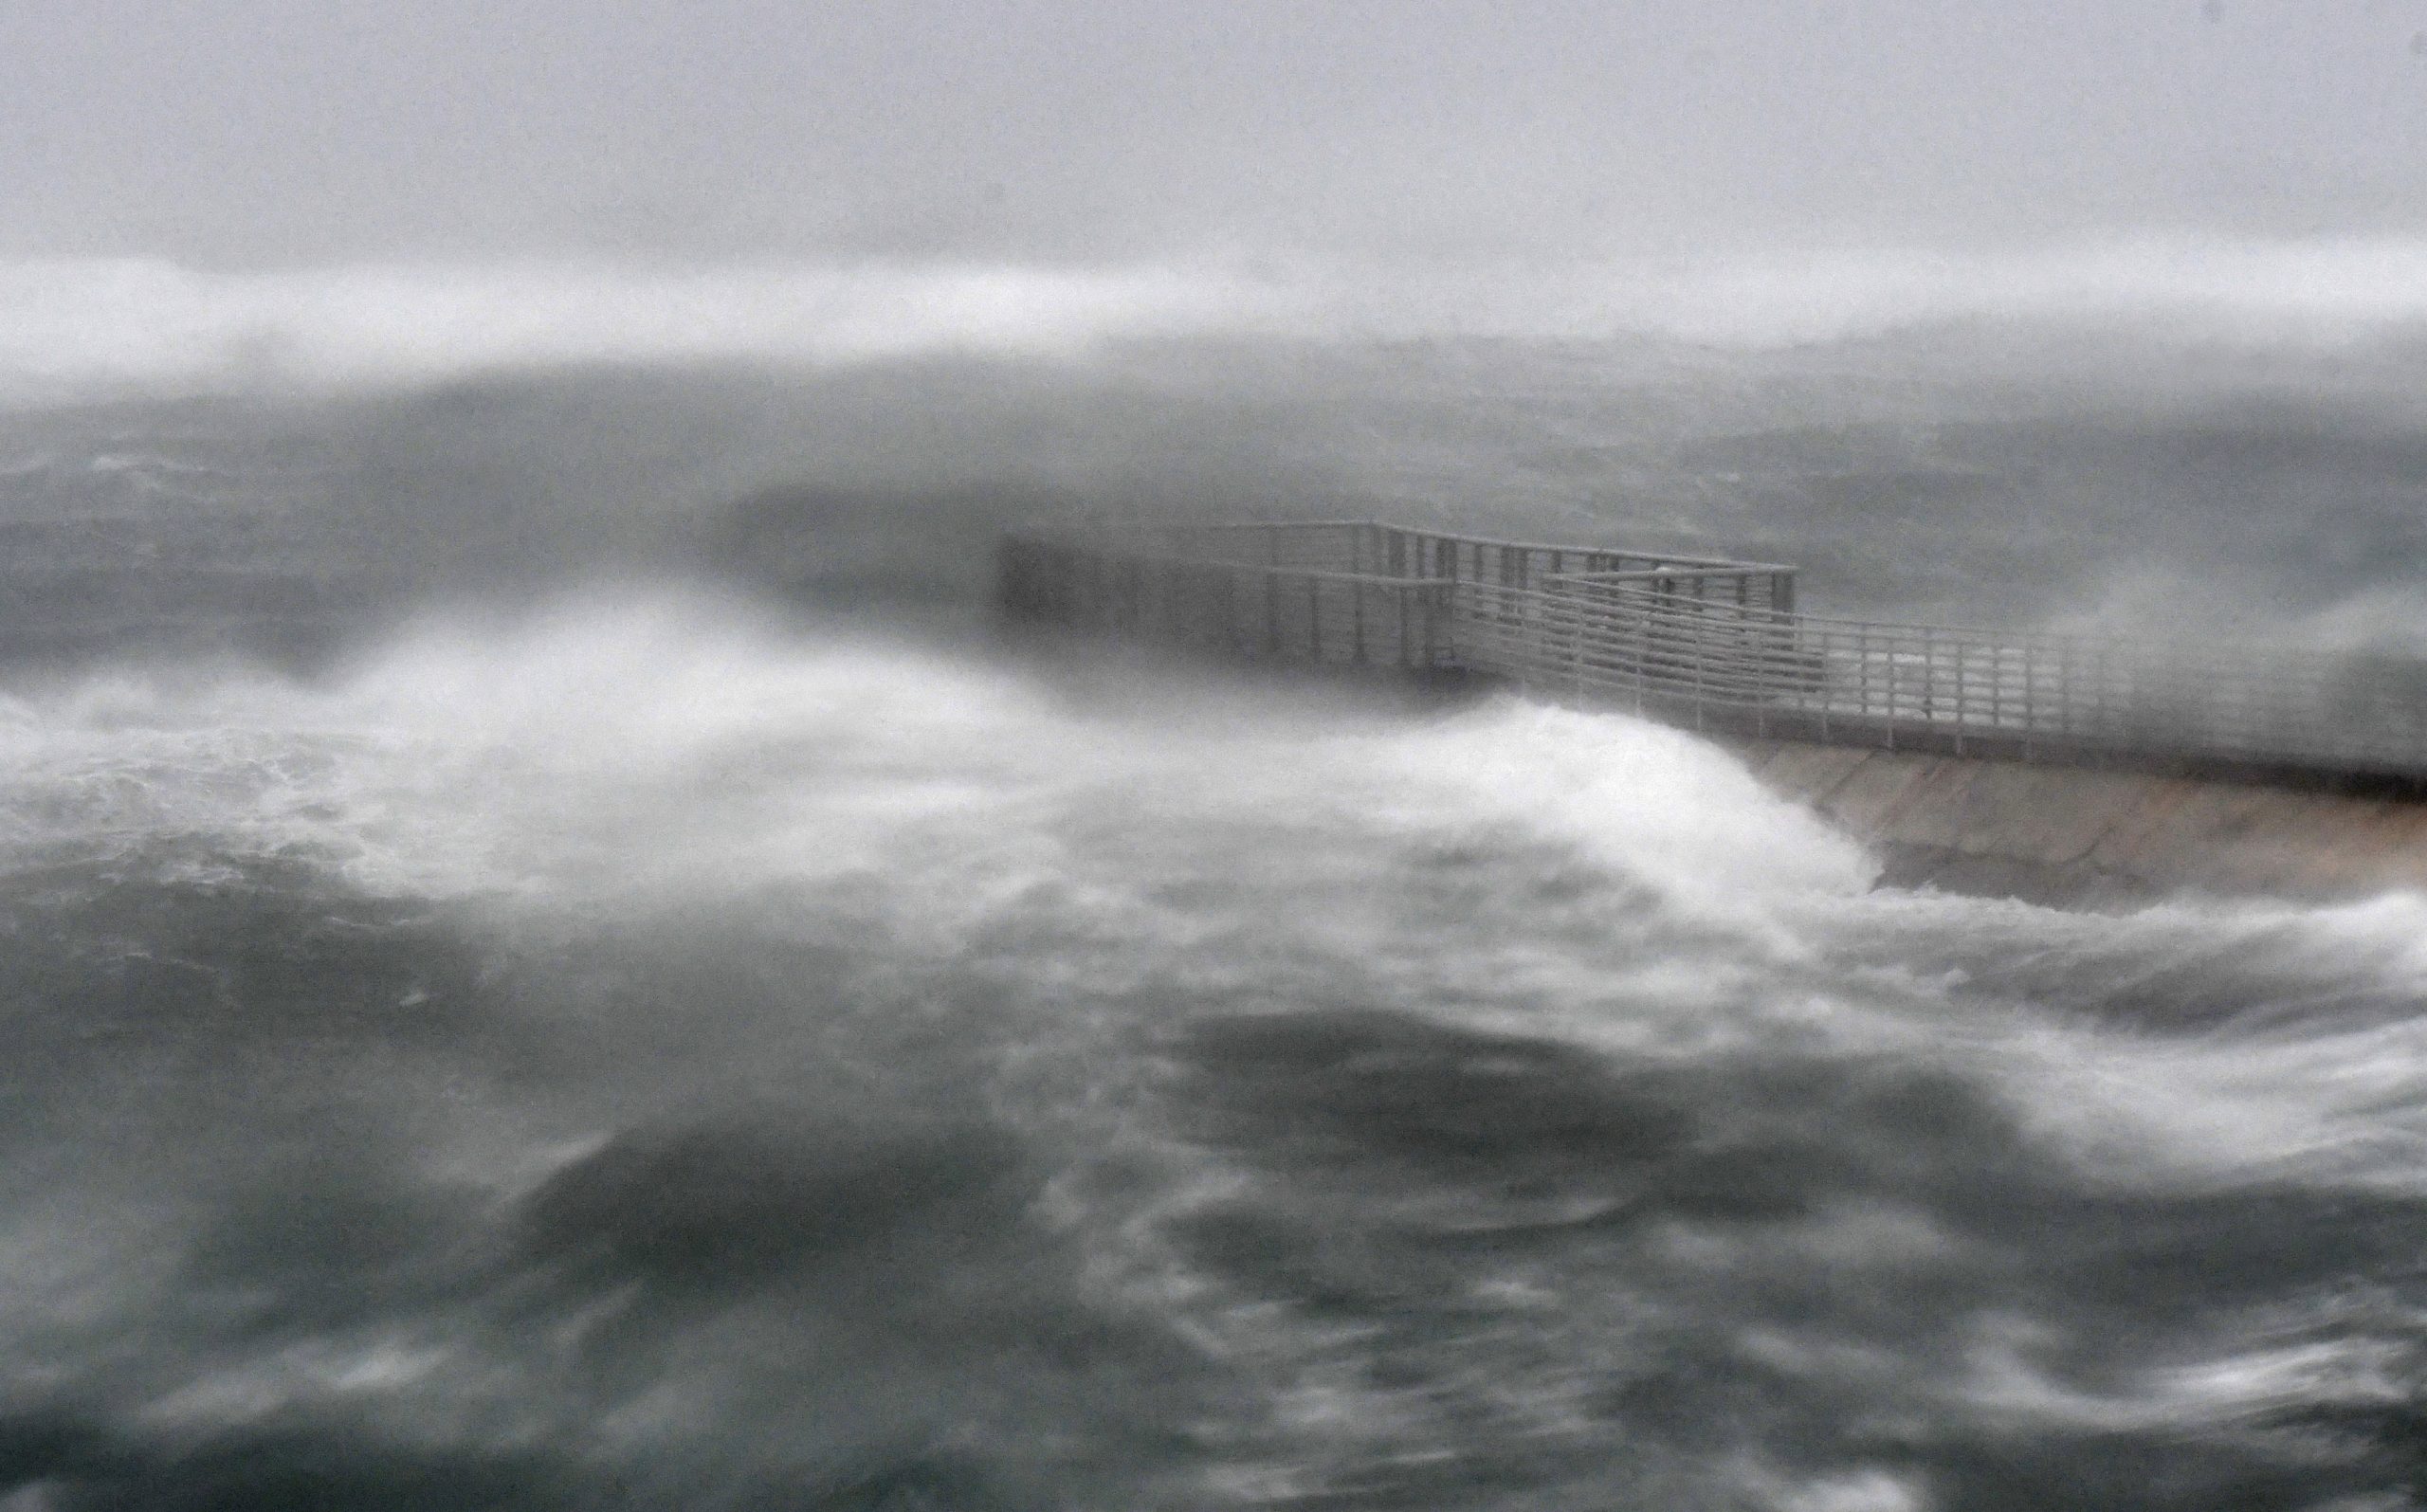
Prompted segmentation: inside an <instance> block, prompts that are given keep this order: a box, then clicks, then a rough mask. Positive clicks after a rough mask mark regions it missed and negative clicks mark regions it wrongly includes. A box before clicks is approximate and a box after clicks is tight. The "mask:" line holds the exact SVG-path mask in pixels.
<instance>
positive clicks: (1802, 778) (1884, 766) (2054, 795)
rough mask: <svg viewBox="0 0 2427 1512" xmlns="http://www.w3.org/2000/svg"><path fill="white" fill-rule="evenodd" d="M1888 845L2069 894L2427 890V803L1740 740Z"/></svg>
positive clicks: (1890, 878) (1784, 786) (1779, 784)
mask: <svg viewBox="0 0 2427 1512" xmlns="http://www.w3.org/2000/svg"><path fill="white" fill-rule="evenodd" d="M1726 744H1727V745H1728V746H1729V748H1730V749H1732V750H1734V751H1735V752H1736V753H1737V754H1738V755H1739V756H1742V757H1743V759H1744V760H1745V761H1746V762H1748V763H1749V764H1750V765H1751V766H1752V768H1753V771H1754V773H1755V774H1756V775H1758V776H1759V777H1760V778H1761V781H1762V782H1764V783H1765V784H1767V785H1768V786H1769V787H1770V788H1771V789H1772V790H1773V791H1775V792H1779V793H1781V794H1783V795H1785V796H1788V797H1791V798H1795V799H1797V800H1799V801H1801V802H1804V803H1806V804H1809V805H1810V806H1811V807H1812V808H1813V809H1815V810H1816V811H1818V812H1819V813H1820V814H1821V815H1822V816H1823V817H1824V818H1826V819H1828V820H1829V821H1831V822H1832V823H1834V824H1835V825H1836V826H1838V827H1839V828H1840V829H1845V830H1846V831H1847V832H1849V833H1850V834H1852V835H1853V836H1855V837H1856V838H1857V839H1860V840H1862V841H1864V842H1865V843H1867V844H1869V845H1870V846H1872V847H1874V848H1876V849H1877V850H1878V851H1879V852H1880V854H1881V855H1882V857H1883V858H1884V859H1885V862H1886V866H1887V869H1886V874H1885V876H1884V877H1883V879H1882V880H1883V881H1885V882H1889V883H1891V884H1934V885H1938V886H1942V887H1945V888H1947V889H1948V890H1951V891H1959V892H1969V893H1980V894H1987V895H1992V896H2014V897H2020V898H2026V899H2031V900H2033V901H2036V902H2056V903H2083V902H2089V903H2096V902H2131V901H2133V900H2136V899H2143V898H2148V897H2153V896H2156V895H2159V894H2162V893H2169V892H2177V891H2192V892H2202V893H2212V894H2224V895H2265V896H2270V897H2284V898H2299V899H2318V900H2329V899H2342V898H2358V897H2365V896H2370V895H2374V894H2378V893H2382V892H2386V891H2391V890H2394V889H2399V888H2427V803H2419V802H2417V801H2414V800H2408V799H2405V798H2402V797H2399V796H2371V795H2367V794H2363V793H2345V792H2323V791H2301V790H2298V789H2291V788H2283V787H2272V786H2265V785H2259V784H2252V783H2238V782H2227V781H2218V780H2215V779H2211V778H2203V777H2186V776H2175V775H2165V774H2155V773H2148V772H2133V771H2103V770H2097V769H2092V768H2085V767H2063V766H2043V765H2030V764H2025V763H2022V762H2016V761H2002V760H1993V759H1982V758H1980V757H1975V756H1947V755H1925V754H1916V753H1911V752H1895V751H1871V750H1862V749H1858V748H1850V747H1844V746H1826V745H1817V744H1811V743H1807V742H1802V741H1791V740H1731V741H1728V742H1726Z"/></svg>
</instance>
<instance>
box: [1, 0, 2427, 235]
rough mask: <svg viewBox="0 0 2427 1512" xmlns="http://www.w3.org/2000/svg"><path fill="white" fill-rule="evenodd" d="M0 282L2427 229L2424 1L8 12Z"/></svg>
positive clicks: (211, 7)
mask: <svg viewBox="0 0 2427 1512" xmlns="http://www.w3.org/2000/svg"><path fill="white" fill-rule="evenodd" d="M0 141H5V142H7V143H8V144H9V146H8V150H7V152H6V153H5V154H0V252H7V253H10V254H16V255H25V254H69V255H74V254H89V253H155V254H166V255H170V256H173V257H179V258H184V259H188V260H192V261H196V262H200V263H204V264H212V265H224V266H258V265H278V264H299V263H313V262H323V261H331V260H344V259H358V258H391V257H462V256H486V255H492V254H499V253H559V252H593V251H602V250H603V251H613V252H630V253H643V254H650V255H663V256H669V257H676V258H688V257H694V256H717V257H734V256H760V255H777V256H791V255H813V256H814V255H830V254H833V253H838V252H839V253H847V254H879V255H885V256H912V257H930V256H968V257H975V258H995V257H1007V256H1008V257H1018V258H1044V259H1099V258H1122V259H1125V258H1131V257H1140V256H1158V255H1165V254H1182V255H1186V254H1194V253H1199V252H1206V251H1220V252H1250V253H1252V252H1256V251H1262V250H1273V251H1279V252H1287V253H1311V254H1316V255H1323V254H1330V253H1339V254H1353V255H1369V254H1373V253H1377V252H1379V253H1400V252H1404V253H1410V254H1417V255H1425V256H1442V255H1451V256H1456V255H1467V254H1490V255H1495V256H1497V255H1506V254H1512V253H1513V254H1518V255H1527V256H1530V255H1543V256H1560V255H1565V254H1569V253H1582V254H1587V255H1591V254H1600V253H1629V252H1638V251H1644V250H1658V251H1669V250H1690V249H1696V248H1702V247H1728V248H1743V247H1746V246H1796V245H1802V244H1806V243H1813V242H1845V241H1853V242H1872V241H1887V242H1904V243H1910V242H1927V243H1946V242H1960V243H1971V244H1976V245H1977V244H1981V243H1988V244H2002V243H2009V242H2016V241H2025V242H2027V241H2030V240H2033V239H2036V238H2046V237H2052V236H2070V235H2077V234H2080V233H2082V232H2084V231H2097V230H2106V229H2128V230H2163V229H2176V228H2199V229H2217V230H2223V231H2230V232H2236V233H2241V232H2250V233H2262V234H2269V235H2277V234H2294V235H2300V234H2310V233H2320V232H2324V233H2349V232H2361V231H2365V232H2382V231H2397V232H2398V231H2407V230H2413V229H2427V0H2025V3H2022V4H2013V3H2006V4H1998V3H1992V0H1814V3H1808V4H1807V3H1798V0H1602V3H1599V4H1572V3H1567V0H1530V3H1527V0H1501V3H1499V4H1467V3H1457V4H1448V3H1441V4H1435V3H1427V0H1392V3H1353V0H1341V3H1332V4H1322V3H1315V0H1305V3H1298V4H1265V3H1250V0H1241V3H1229V4H1196V5H1180V4H1171V3H1159V0H1158V3H1146V0H1134V3H1128V4H1109V3H1096V0H1088V3H1082V0H1063V3H1053V4H1047V3H1034V0H1028V3H1022V0H961V3H958V4H951V5H942V4H926V3H919V4H907V3H904V4H882V5H880V4H850V5H845V4H834V5H800V4H777V3H773V0H686V3H676V0H593V3H589V4H581V5H574V4H558V3H548V4H532V3H520V4H518V3H514V0H357V3H352V4H333V3H331V0H308V3H307V0H215V3H212V0H205V3H192V0H187V3H165V0H0Z"/></svg>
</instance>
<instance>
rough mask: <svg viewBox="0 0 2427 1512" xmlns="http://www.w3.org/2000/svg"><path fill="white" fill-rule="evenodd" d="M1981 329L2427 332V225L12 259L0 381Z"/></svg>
mask: <svg viewBox="0 0 2427 1512" xmlns="http://www.w3.org/2000/svg"><path fill="white" fill-rule="evenodd" d="M1965 324H1986V325H1989V326H1996V327H2025V328H2045V327H2053V328H2056V329H2059V330H2063V329H2069V328H2081V329H2090V330H2099V331H2113V330H2115V329H2117V328H2119V327H2122V328H2126V329H2132V330H2136V331H2140V332H2143V333H2145V334H2148V335H2151V336H2155V337H2188V338H2196V339H2199V340H2224V341H2231V342H2241V343H2252V344H2257V345H2261V346H2268V345H2278V344H2292V345H2303V346H2308V345H2315V344H2319V343H2328V344H2332V343H2342V342H2348V341H2353V340H2365V339H2370V338H2374V337H2382V336H2385V335H2388V334H2400V333H2403V332H2406V331H2409V330H2412V329H2416V328H2419V327H2427V240H2411V239H2400V238H2378V239H2370V240H2339V241H2307V242H2217V241H2199V240H2186V239H2162V238H2143V239H2136V240H2126V241H2106V242H2098V243H2084V244H2076V245H2071V246H2060V247H2054V248H2039V249H2033V250H2015V251H1985V252H1984V251H1961V252H1947V251H1928V250H1913V249H1907V250H1887V251H1881V250H1834V251H1823V252H1810V251H1806V252H1795V253H1777V254H1765V255H1758V256H1745V255H1738V256H1724V257H1712V258H1700V259H1670V260H1637V261H1631V262H1596V263H1564V264H1546V263H1528V264H1458V265H1449V264H1414V263H1384V264H1358V265H1349V264H1338V263H1323V262H1320V261H1313V260H1298V261H1286V260H1285V261H1271V260H1265V261H1256V262H1246V261H1238V260H1231V261H1213V262H1206V263H1198V264H1184V263H1173V264H1126V265H1111V266H1102V267H1060V266H1019V265H981V264H923V265H914V264H858V265H849V266H844V265H817V264H753V265H740V266H721V267H698V268H678V267H666V266H644V265H632V264H614V263H611V262H599V261H583V262H515V263H498V264H410V265H408V264H397V265H353V266H337V267H326V268H312V269H290V270H280V271H265V272H206V271H199V270H194V269H190V268H185V267H181V266H178V265H176V264H172V263H166V262H158V261H143V260H89V261H59V260H51V261H35V262H17V263H13V264H0V399H9V400H14V401H17V402H25V401H27V400H31V401H36V402H40V401H44V400H53V399H60V398H69V399H74V398H84V397H89V396H93V395H95V394H107V393H127V392H131V393H141V394H156V393H164V392H167V393H185V392H227V391H252V390H263V389H269V390H277V389H282V388H283V389H295V390H301V391H304V392H317V391H322V390H326V389H330V388H338V389H346V388H361V387H374V388H375V387H395V386H412V385H418V384H423V383H429V382H439V381H446V380H448V379H452V378H457V377H462V376H466V375H471V374H478V373H495V372H501V371H513V370H518V369H527V368H534V367H554V366H564V365H582V364H666V363H698V362H710V363H756V364H771V365H778V366H809V367H829V366H834V365H844V364H856V363H867V362H875V361H888V360H899V359H904V358H915V357H922V356H936V355H980V356H998V357H1017V358H1025V359H1070V358H1077V357H1084V356H1086V355H1089V354H1090V353H1094V352H1098V351H1101V350H1102V349H1104V347H1105V346H1106V345H1107V344H1117V343H1121V342H1126V341H1137V340H1155V339H1168V338H1187V337H1232V338H1237V337H1311V338H1317V339H1418V338H1424V337H1514V338H1522V339H1543V340H1562V339H1566V340H1592V339H1609V338H1616V337H1651V338H1660V339H1670V340H1678V341H1686V342H1691V343H1699V344H1709V345H1717V346H1724V347H1733V348H1748V349H1757V350H1758V349H1763V348H1774V347H1779V346H1792V345H1800V344H1809V343H1818V342H1829V341H1836V340H1847V339H1859V338H1864V337H1881V336H1887V335H1891V334H1894V333H1897V332H1901V331H1907V330H1913V329H1917V328H1928V327H1940V326H1947V325H1965Z"/></svg>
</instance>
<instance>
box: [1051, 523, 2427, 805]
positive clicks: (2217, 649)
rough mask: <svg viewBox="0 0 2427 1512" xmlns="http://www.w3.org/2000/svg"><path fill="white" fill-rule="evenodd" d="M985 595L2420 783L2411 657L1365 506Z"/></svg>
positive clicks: (1897, 719) (1250, 642) (1489, 671)
mask: <svg viewBox="0 0 2427 1512" xmlns="http://www.w3.org/2000/svg"><path fill="white" fill-rule="evenodd" d="M1003 567H1004V577H1003V583H1004V588H1003V592H1004V602H1005V604H1006V606H1007V607H1008V608H1010V609H1011V610H1013V611H1014V612H1017V613H1021V614H1025V615H1028V616H1030V617H1032V618H1036V619H1041V620H1045V621H1049V622H1052V623H1056V624H1061V625H1065V626H1068V627H1072V628H1099V629H1107V630H1115V631H1121V632H1125V633H1131V634H1138V635H1142V636H1146V637H1149V638H1154V639H1159V640H1165V641H1170V642H1175V643H1178V644H1184V645H1192V646H1197V647H1205V648H1208V649H1213V650H1217V651H1223V652H1227V653H1231V654H1242V655H1250V656H1262V657H1272V658H1278V659H1284V660H1295V661H1310V662H1317V663H1330V664H1343V665H1377V666H1391V667H1405V668H1436V669H1453V670H1463V671H1467V672H1471V673H1479V674H1485V675H1489V676H1493V677H1498V678H1503V679H1506V680H1507V681H1509V682H1512V683H1517V684H1520V685H1522V686H1524V687H1526V688H1529V689H1533V690H1536V691H1539V692H1542V693H1547V694H1553V695H1557V696H1561V697H1570V698H1575V699H1578V700H1585V701H1596V702H1602V703H1617V704H1620V705H1622V706H1628V707H1632V708H1634V709H1637V710H1640V711H1642V712H1644V713H1647V714H1651V715H1654V716H1657V717H1660V718H1663V719H1667V720H1673V721H1675V722H1680V723H1686V724H1690V725H1693V726H1695V727H1698V728H1703V729H1717V730H1727V731H1735V732H1742V733H1748V734H1755V735H1774V736H1792V737H1797V738H1810V739H1817V740H1823V741H1830V742H1835V743H1844V744H1860V745H1871V746H1884V747H1887V748H1889V749H1897V748H1900V747H1910V748H1915V749H1932V750H1949V751H1954V752H1957V753H1977V754H1983V755H2002V756H2019V757H2022V758H2025V759H2039V760H2063V761H2080V760H2108V759H2164V760H2171V761H2179V762H2184V763H2208V764H2225V765H2236V766H2244V767H2251V768H2267V769H2290V770H2301V771H2309V772H2316V773H2325V774H2344V775H2365V776H2383V777H2393V778H2399V779H2401V780H2404V781H2418V780H2420V779H2423V778H2427V663H2419V662H2414V661H2404V660H2396V659H2392V658H2382V657H2335V656H2327V655H2320V654H2310V653H2298V652H2283V651H2273V650H2266V649H2262V648H2256V647H2225V646H2217V645H2187V644H2167V643H2163V642H2156V641H2144V640H2124V639H2119V638H2102V637H2094V636H2071V635H2052V634H2039V633H2032V632H2004V631H1995V630H1980V629H1965V628H1954V627H1946V626H1929V625H1899V624H1889V623H1881V622H1871V621H1861V620H1851V619H1836V618H1829V617H1824V616H1819V615H1810V614H1800V613H1797V612H1796V611H1795V608H1794V605H1795V574H1794V569H1792V568H1790V567H1785V566H1782V565H1780V564H1777V563H1765V562H1730V561H1724V560H1717V559H1711V558H1699V559H1693V558H1685V557H1679V556H1660V555H1655V554H1648V553H1641V552H1629V551H1620V550H1615V549H1606V548H1599V547H1593V548H1585V547H1574V546H1567V547H1558V546H1540V545H1530V544H1525V543H1519V542H1497V541H1489V540H1481V539H1477V538H1474V537H1459V536H1449V535H1442V534H1438V533H1432V532H1424V531H1413V530H1404V529H1400V528H1398V527H1396V526H1391V525H1385V524H1381V523H1378V522H1376V521H1370V520H1323V521H1311V522H1305V523H1284V524H1263V523H1257V524H1248V525H1215V526H1205V525H1197V526H1181V527H1134V526H1121V527H1109V528H1104V529H1101V530H1094V531H1086V532H1078V533H1064V534H1055V535H1043V534H1026V535H1019V536H1014V537H1010V538H1008V539H1007V540H1006V541H1005V543H1004V563H1003Z"/></svg>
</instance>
